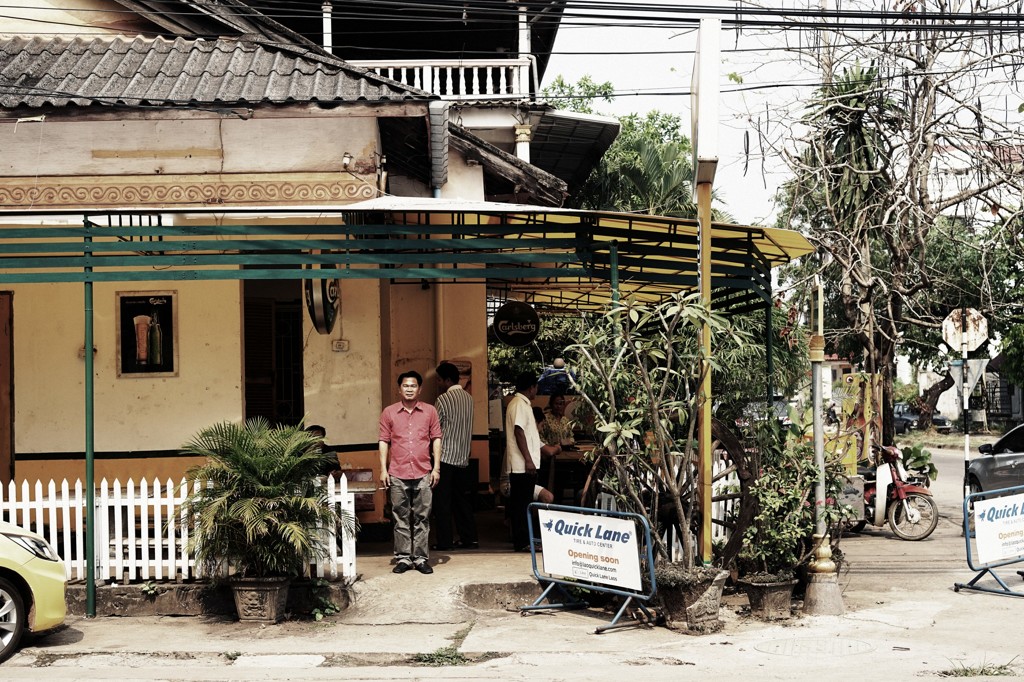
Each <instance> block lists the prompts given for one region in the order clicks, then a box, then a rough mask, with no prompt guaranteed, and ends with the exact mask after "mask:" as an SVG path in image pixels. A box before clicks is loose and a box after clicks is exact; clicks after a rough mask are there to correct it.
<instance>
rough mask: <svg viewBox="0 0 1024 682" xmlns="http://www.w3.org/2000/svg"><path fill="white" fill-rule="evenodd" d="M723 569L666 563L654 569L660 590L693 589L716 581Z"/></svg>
mask: <svg viewBox="0 0 1024 682" xmlns="http://www.w3.org/2000/svg"><path fill="white" fill-rule="evenodd" d="M721 570H722V569H720V568H716V567H714V566H690V567H687V566H686V565H684V564H683V563H682V562H678V561H676V562H666V563H662V564H658V565H657V566H655V568H654V579H655V580H656V581H657V583H658V587H659V588H670V587H682V588H687V587H693V586H694V585H699V584H701V583H704V582H708V581H709V580H714V579H715V578H716V577H717V576H718V574H719V572H721Z"/></svg>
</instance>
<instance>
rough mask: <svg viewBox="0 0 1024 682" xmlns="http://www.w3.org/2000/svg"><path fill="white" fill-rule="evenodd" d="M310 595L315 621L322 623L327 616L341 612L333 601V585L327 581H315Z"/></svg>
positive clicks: (318, 579) (311, 586)
mask: <svg viewBox="0 0 1024 682" xmlns="http://www.w3.org/2000/svg"><path fill="white" fill-rule="evenodd" d="M309 595H310V597H311V598H312V600H313V611H312V614H313V619H314V620H316V621H321V620H323V619H324V618H325V617H326V616H333V615H334V614H336V613H338V612H340V611H341V609H340V608H339V607H338V605H337V604H335V603H334V602H333V601H331V584H330V583H329V582H327V581H326V580H323V579H320V578H317V579H316V580H314V581H313V582H312V584H311V585H310V591H309Z"/></svg>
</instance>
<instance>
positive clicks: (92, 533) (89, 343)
mask: <svg viewBox="0 0 1024 682" xmlns="http://www.w3.org/2000/svg"><path fill="white" fill-rule="evenodd" d="M91 228H92V225H91V224H90V223H89V221H86V222H85V229H86V235H85V245H86V246H85V257H86V260H87V261H88V260H89V259H90V258H91V256H92V253H91V250H90V247H89V245H90V244H91V243H92V235H91V234H90V233H89V230H90V229H91ZM84 269H85V272H86V273H91V272H92V267H91V266H88V265H87V266H85V268H84ZM92 337H93V331H92V282H91V281H90V280H89V279H86V281H85V528H86V534H85V559H86V561H85V615H86V617H88V618H95V617H96V508H95V504H96V490H95V483H94V469H93V454H94V453H93V435H94V429H95V424H94V422H93V397H94V396H93V393H94V391H93V356H92V348H93V338H92Z"/></svg>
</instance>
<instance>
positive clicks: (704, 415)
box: [697, 182, 712, 564]
mask: <svg viewBox="0 0 1024 682" xmlns="http://www.w3.org/2000/svg"><path fill="white" fill-rule="evenodd" d="M697 221H698V224H699V225H700V227H699V229H698V240H699V242H700V251H699V256H698V257H699V259H700V280H699V287H700V289H699V290H700V301H701V303H702V304H703V305H704V306H705V307H706V308H707V310H708V311H710V310H711V183H710V182H702V183H700V184H698V185H697ZM700 345H701V351H702V352H701V358H702V360H701V377H702V379H701V385H700V393H699V396H698V403H697V404H698V409H699V412H698V415H699V416H698V420H697V449H698V451H699V453H700V469H699V473H700V475H699V479H698V480H699V484H700V513H701V520H702V522H701V529H700V538H699V541H700V557H701V560H702V561H703V562H704V564H710V563H711V477H712V473H711V367H710V365H709V360H710V358H711V327H710V325H708V324H706V323H705V324H704V325H702V326H701V330H700Z"/></svg>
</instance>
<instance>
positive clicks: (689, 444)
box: [566, 294, 749, 632]
mask: <svg viewBox="0 0 1024 682" xmlns="http://www.w3.org/2000/svg"><path fill="white" fill-rule="evenodd" d="M588 322H589V321H588ZM703 324H708V325H710V326H711V327H712V330H713V333H714V334H715V336H716V352H715V356H714V358H709V359H708V360H709V361H710V362H701V360H702V356H701V350H700V346H699V343H698V339H699V338H700V327H701V326H702V325H703ZM748 341H749V336H747V335H745V334H744V333H742V332H740V331H738V330H736V329H734V328H733V327H732V326H731V325H730V324H729V323H728V322H727V321H726V320H724V319H723V318H721V317H720V316H717V315H713V314H711V313H710V312H709V311H708V309H707V308H706V307H705V306H704V305H702V304H701V302H700V300H699V298H698V297H697V296H696V295H686V294H677V295H675V296H672V297H669V298H667V299H666V300H664V301H663V302H661V303H658V304H653V305H651V304H645V303H641V302H636V301H624V302H621V303H618V304H614V305H613V306H612V308H611V309H610V310H609V311H608V312H607V313H606V314H605V315H604V316H603V317H602V318H601V319H598V320H594V321H592V323H591V324H588V325H586V332H585V333H584V334H583V335H582V338H581V339H580V341H579V342H578V343H577V344H574V345H572V346H570V347H569V348H567V349H566V353H567V355H568V356H569V357H570V358H572V362H573V366H574V367H575V368H576V370H577V373H578V380H576V381H575V382H574V384H575V387H576V389H577V390H578V392H579V393H580V398H581V399H582V401H583V403H584V404H585V405H586V406H587V407H588V408H589V412H590V416H592V418H593V422H594V426H595V429H596V439H597V441H598V443H599V444H600V446H601V447H600V448H599V449H598V453H599V454H598V458H599V459H598V462H597V464H595V469H600V470H601V473H600V479H601V486H602V490H603V492H606V493H610V494H611V495H613V496H614V497H615V502H616V508H617V509H618V510H620V511H628V512H633V513H636V514H639V515H641V516H643V517H644V518H645V519H646V521H647V522H648V524H649V525H650V527H651V528H652V530H653V531H654V532H653V533H652V538H651V540H652V545H653V546H652V550H653V552H652V553H653V557H654V575H655V581H656V583H657V593H656V598H657V599H659V600H660V604H661V609H660V612H661V614H662V615H663V616H664V618H665V621H666V625H668V626H669V627H673V628H674V629H679V630H684V631H687V632H711V631H714V630H716V629H717V628H718V627H720V625H721V622H720V621H719V620H718V611H719V603H720V599H721V594H722V587H723V585H724V583H725V579H726V577H727V576H728V573H727V572H726V571H724V570H722V568H721V567H713V566H698V565H696V561H695V559H696V549H695V547H694V543H693V541H692V539H691V532H690V531H691V518H692V509H693V508H694V502H695V499H696V491H697V486H696V484H695V483H696V482H695V469H696V466H695V464H696V461H697V460H696V453H695V450H696V448H695V428H696V423H697V413H698V411H699V409H700V407H701V404H702V401H703V400H704V398H703V397H702V396H701V395H700V394H699V391H698V387H699V386H700V383H701V374H700V373H701V372H702V371H710V370H709V367H710V365H711V363H728V362H729V361H730V357H732V354H734V353H736V352H738V351H739V350H740V349H741V348H744V347H745V346H747V344H748ZM665 531H672V534H673V535H675V536H676V537H678V538H680V540H681V544H682V551H681V552H680V553H678V554H679V555H680V556H678V557H674V556H673V555H674V554H675V553H674V552H673V551H672V550H671V548H670V547H669V546H668V545H667V543H666V542H665V541H664V540H663V539H662V535H663V533H664V532H665ZM674 558H675V560H673V559H674Z"/></svg>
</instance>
